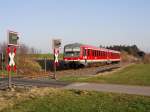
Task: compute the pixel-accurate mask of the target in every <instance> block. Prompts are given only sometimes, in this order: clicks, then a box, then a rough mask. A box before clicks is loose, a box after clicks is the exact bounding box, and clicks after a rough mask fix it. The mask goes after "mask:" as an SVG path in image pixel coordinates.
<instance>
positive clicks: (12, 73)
mask: <svg viewBox="0 0 150 112" xmlns="http://www.w3.org/2000/svg"><path fill="white" fill-rule="evenodd" d="M0 75H6V76H7V75H8V71H6V70H0ZM11 75H12V76H15V75H16V73H15V72H13V71H12V72H11Z"/></svg>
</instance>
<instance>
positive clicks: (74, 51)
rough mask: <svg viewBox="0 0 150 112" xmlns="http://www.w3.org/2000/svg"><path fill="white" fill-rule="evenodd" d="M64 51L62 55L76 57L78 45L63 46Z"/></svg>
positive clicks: (78, 52) (78, 49) (78, 54)
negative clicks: (71, 46)
mask: <svg viewBox="0 0 150 112" xmlns="http://www.w3.org/2000/svg"><path fill="white" fill-rule="evenodd" d="M64 51H65V53H64V56H65V57H70V56H71V57H77V56H80V47H74V48H65V49H64Z"/></svg>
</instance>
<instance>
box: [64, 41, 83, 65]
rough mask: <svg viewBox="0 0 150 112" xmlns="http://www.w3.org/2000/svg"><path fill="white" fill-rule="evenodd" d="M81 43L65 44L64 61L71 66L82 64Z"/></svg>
mask: <svg viewBox="0 0 150 112" xmlns="http://www.w3.org/2000/svg"><path fill="white" fill-rule="evenodd" d="M81 58H82V57H81V44H79V43H75V44H68V45H65V46H64V57H63V59H64V61H65V63H66V64H67V65H69V66H70V67H77V66H79V65H80V64H81V62H80V60H81Z"/></svg>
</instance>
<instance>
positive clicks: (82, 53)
mask: <svg viewBox="0 0 150 112" xmlns="http://www.w3.org/2000/svg"><path fill="white" fill-rule="evenodd" d="M120 60H121V57H120V52H119V51H115V50H110V49H105V48H98V47H94V46H90V45H83V44H79V43H73V44H68V45H65V46H64V61H65V62H66V63H69V64H79V65H80V64H81V65H88V64H89V63H96V62H106V63H114V62H115V63H117V62H120Z"/></svg>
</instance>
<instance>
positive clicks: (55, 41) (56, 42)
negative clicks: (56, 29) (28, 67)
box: [52, 39, 61, 49]
mask: <svg viewBox="0 0 150 112" xmlns="http://www.w3.org/2000/svg"><path fill="white" fill-rule="evenodd" d="M52 47H53V49H55V48H57V49H58V48H60V47H61V39H53V40H52Z"/></svg>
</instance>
